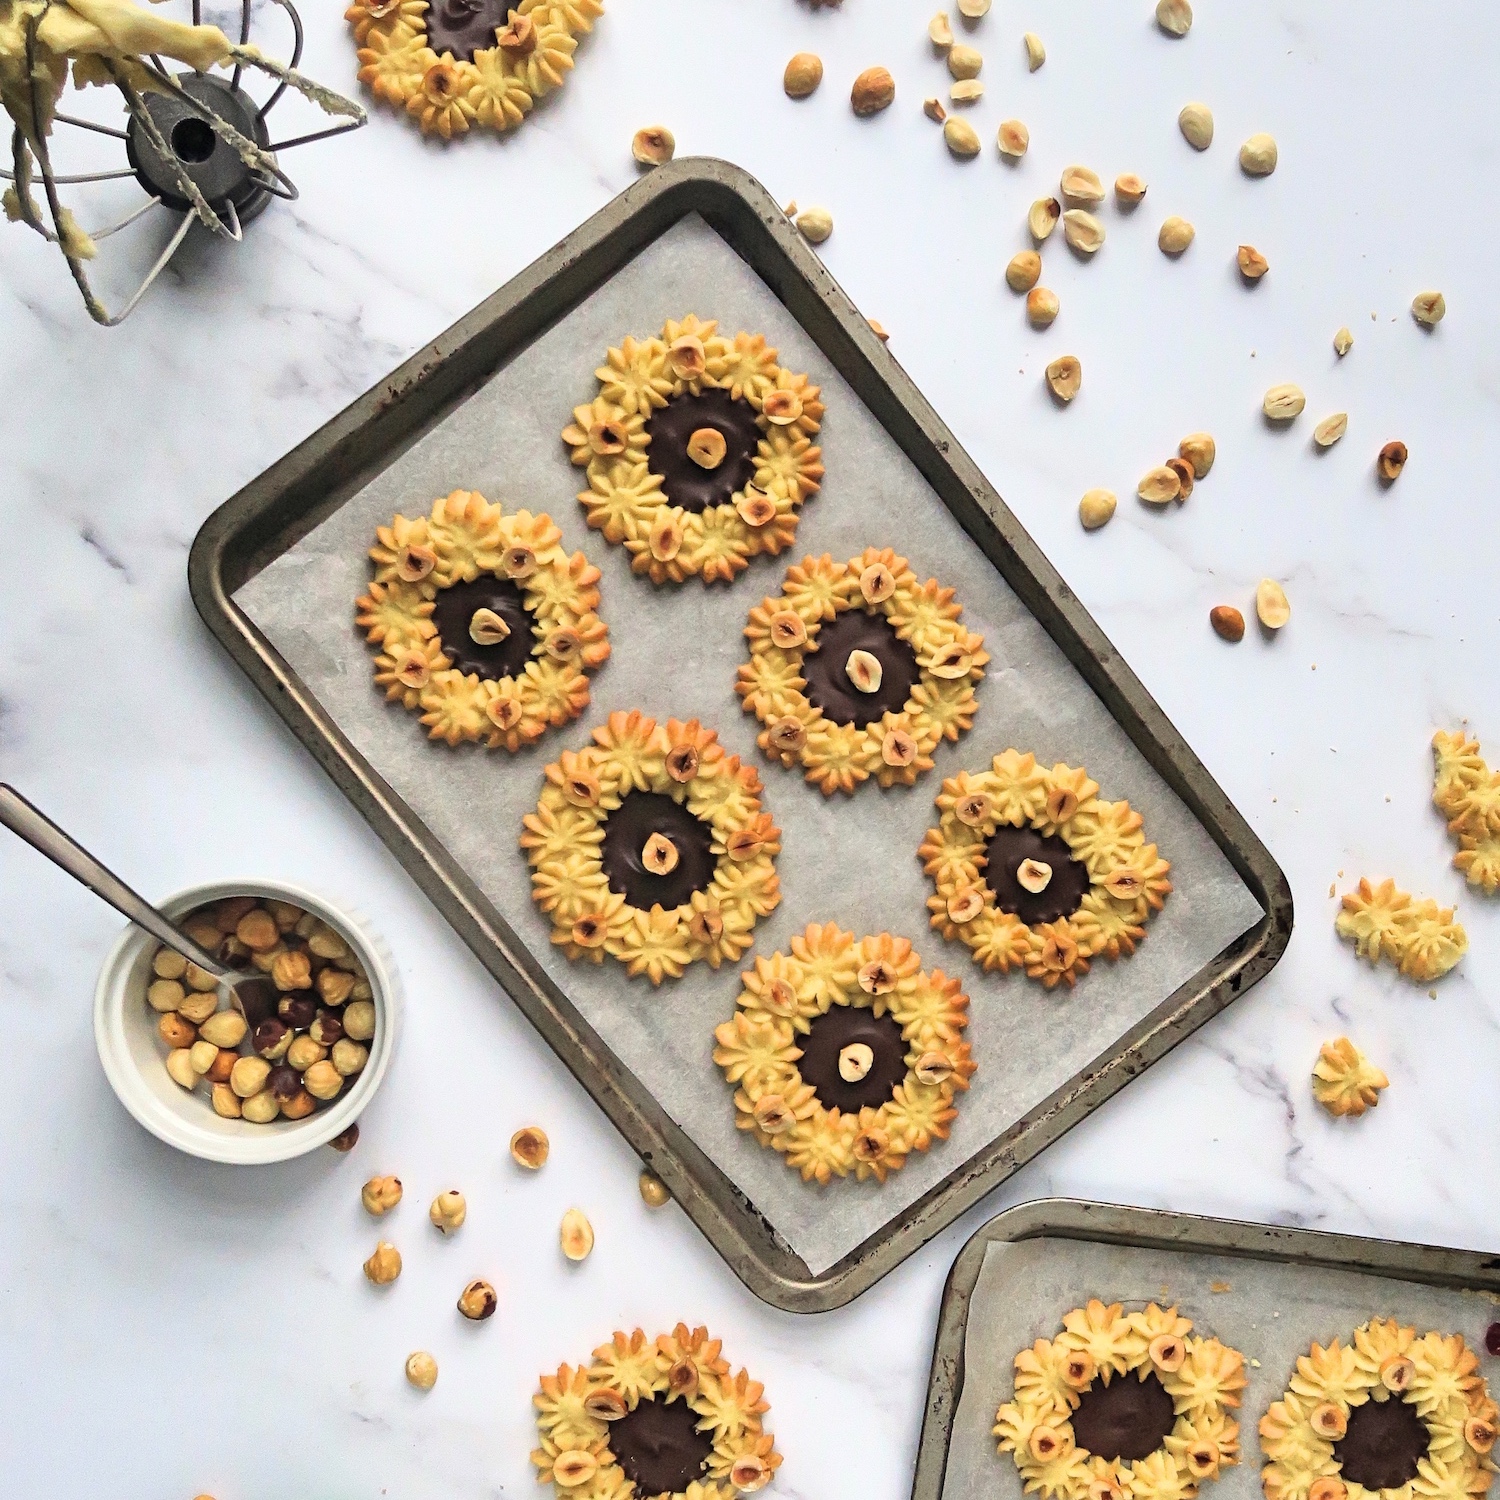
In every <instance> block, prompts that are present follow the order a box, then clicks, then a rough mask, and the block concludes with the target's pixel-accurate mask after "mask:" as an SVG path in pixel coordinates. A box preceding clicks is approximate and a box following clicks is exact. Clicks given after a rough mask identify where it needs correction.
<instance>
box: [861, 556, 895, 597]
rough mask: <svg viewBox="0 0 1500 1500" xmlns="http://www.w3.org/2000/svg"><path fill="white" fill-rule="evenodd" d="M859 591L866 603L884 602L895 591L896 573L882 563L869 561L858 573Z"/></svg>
mask: <svg viewBox="0 0 1500 1500" xmlns="http://www.w3.org/2000/svg"><path fill="white" fill-rule="evenodd" d="M859 591H860V593H861V594H862V595H863V596H864V600H865V603H866V604H884V603H885V601H886V600H887V599H889V598H890V597H891V595H892V594H894V593H895V592H896V575H895V574H894V573H892V572H891V570H890V569H889V568H888V567H886V565H885V564H884V563H871V564H870V566H869V567H868V568H866V569H865V570H864V571H863V572H862V573H861V574H860V575H859Z"/></svg>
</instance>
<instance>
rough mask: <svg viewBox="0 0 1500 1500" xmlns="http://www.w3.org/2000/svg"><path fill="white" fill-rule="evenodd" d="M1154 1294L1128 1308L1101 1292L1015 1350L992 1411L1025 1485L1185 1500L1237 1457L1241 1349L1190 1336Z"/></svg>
mask: <svg viewBox="0 0 1500 1500" xmlns="http://www.w3.org/2000/svg"><path fill="white" fill-rule="evenodd" d="M1192 1330H1193V1325H1192V1322H1191V1320H1190V1319H1188V1318H1184V1317H1180V1316H1179V1315H1178V1312H1177V1309H1176V1308H1175V1307H1169V1308H1166V1309H1163V1308H1160V1307H1158V1306H1157V1305H1156V1304H1155V1303H1152V1304H1151V1305H1149V1306H1148V1307H1146V1308H1145V1309H1144V1310H1143V1311H1141V1312H1132V1313H1126V1312H1123V1311H1122V1309H1121V1304H1120V1303H1118V1302H1115V1303H1111V1304H1110V1305H1109V1306H1107V1307H1106V1306H1105V1304H1104V1303H1103V1302H1100V1301H1099V1300H1098V1299H1097V1298H1095V1299H1093V1300H1091V1301H1090V1302H1089V1304H1088V1305H1087V1307H1081V1308H1075V1309H1074V1310H1073V1311H1072V1312H1070V1313H1068V1314H1066V1316H1065V1317H1064V1318H1063V1331H1062V1332H1061V1333H1060V1334H1058V1335H1057V1337H1056V1338H1054V1339H1050V1340H1048V1339H1040V1338H1039V1339H1038V1340H1037V1341H1036V1342H1035V1343H1034V1344H1033V1345H1032V1346H1031V1348H1029V1349H1023V1350H1021V1352H1020V1353H1019V1354H1017V1355H1016V1357H1015V1393H1014V1395H1013V1396H1012V1398H1011V1399H1010V1400H1009V1401H1007V1402H1005V1403H1004V1404H1003V1405H1002V1406H1001V1407H1000V1409H999V1411H997V1412H996V1414H995V1429H994V1435H995V1436H996V1437H997V1438H999V1440H1000V1443H999V1451H1000V1452H1001V1453H1009V1454H1010V1455H1011V1456H1012V1457H1013V1458H1014V1459H1015V1463H1016V1467H1017V1469H1019V1470H1020V1473H1021V1477H1022V1479H1023V1480H1024V1481H1025V1485H1026V1489H1027V1490H1028V1491H1031V1490H1040V1491H1041V1493H1042V1494H1043V1495H1047V1496H1057V1497H1060V1500H1127V1497H1129V1500H1191V1497H1193V1496H1195V1495H1196V1494H1197V1493H1198V1490H1199V1487H1200V1486H1201V1485H1203V1484H1204V1483H1206V1482H1207V1481H1209V1480H1211V1479H1217V1478H1218V1477H1219V1476H1220V1474H1221V1473H1222V1472H1223V1471H1224V1470H1225V1469H1227V1468H1229V1467H1231V1466H1232V1465H1234V1464H1237V1463H1238V1462H1239V1458H1240V1450H1239V1424H1238V1423H1237V1422H1236V1421H1235V1420H1234V1418H1233V1417H1231V1416H1230V1415H1229V1412H1230V1409H1231V1408H1234V1407H1237V1406H1239V1404H1240V1392H1241V1391H1242V1390H1244V1388H1245V1374H1244V1367H1245V1361H1244V1356H1243V1355H1241V1354H1240V1353H1239V1351H1238V1350H1235V1349H1230V1348H1227V1347H1226V1346H1225V1345H1223V1344H1221V1343H1220V1342H1219V1341H1218V1340H1217V1339H1213V1338H1196V1337H1194V1336H1193V1331H1192Z"/></svg>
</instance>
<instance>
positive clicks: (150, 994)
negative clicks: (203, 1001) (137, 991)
mask: <svg viewBox="0 0 1500 1500" xmlns="http://www.w3.org/2000/svg"><path fill="white" fill-rule="evenodd" d="M186 993H187V992H186V991H185V990H184V989H183V987H182V986H181V985H180V984H178V982H177V981H176V980H175V979H158V980H157V981H156V982H155V983H154V984H152V985H151V986H150V987H149V988H148V989H147V991H146V1004H147V1005H149V1006H150V1007H151V1009H152V1010H155V1011H160V1012H161V1013H162V1014H163V1015H170V1014H171V1013H172V1012H173V1011H174V1010H176V1009H177V1007H178V1006H179V1005H181V1004H182V1001H183V997H184V996H185V995H186Z"/></svg>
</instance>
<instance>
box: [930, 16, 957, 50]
mask: <svg viewBox="0 0 1500 1500" xmlns="http://www.w3.org/2000/svg"><path fill="white" fill-rule="evenodd" d="M927 39H928V40H929V41H930V42H931V43H932V45H933V46H934V47H942V48H944V49H945V50H946V49H947V48H949V47H951V46H952V45H953V24H952V22H950V21H949V19H948V12H947V11H945V10H940V11H939V12H938V13H937V14H936V15H935V16H934V17H933V18H932V19H931V20H930V21H929V22H928V23H927Z"/></svg>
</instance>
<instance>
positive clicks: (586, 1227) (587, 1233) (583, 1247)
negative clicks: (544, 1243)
mask: <svg viewBox="0 0 1500 1500" xmlns="http://www.w3.org/2000/svg"><path fill="white" fill-rule="evenodd" d="M558 1240H559V1243H560V1244H561V1245H562V1253H563V1254H564V1255H566V1256H567V1257H568V1259H569V1260H573V1261H578V1260H587V1259H588V1255H589V1251H591V1250H592V1249H593V1248H594V1226H593V1225H592V1224H590V1223H589V1221H588V1219H587V1218H586V1217H585V1216H584V1214H583V1212H582V1210H580V1209H576V1208H570V1209H569V1210H568V1211H567V1213H565V1214H564V1215H563V1217H562V1229H561V1230H560V1232H559V1235H558Z"/></svg>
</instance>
